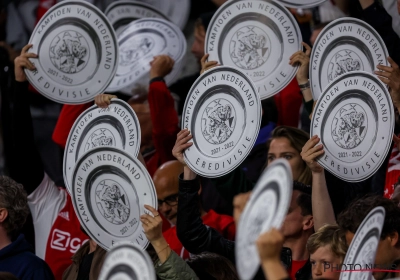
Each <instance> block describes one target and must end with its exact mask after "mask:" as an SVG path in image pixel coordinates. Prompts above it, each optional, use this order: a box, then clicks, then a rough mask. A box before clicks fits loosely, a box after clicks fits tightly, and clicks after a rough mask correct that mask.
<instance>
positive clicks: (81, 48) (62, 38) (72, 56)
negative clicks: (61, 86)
mask: <svg viewBox="0 0 400 280" xmlns="http://www.w3.org/2000/svg"><path fill="white" fill-rule="evenodd" d="M49 54H50V59H51V62H52V63H53V65H54V67H56V68H57V69H58V70H60V71H61V72H63V73H66V74H73V73H79V72H80V71H81V70H82V69H84V68H85V66H86V64H87V62H88V60H89V58H90V49H89V44H88V42H87V41H86V38H85V37H84V36H83V35H81V34H80V33H78V32H76V31H62V32H61V33H59V34H58V35H57V36H56V37H54V39H53V41H52V42H51V44H50V49H49Z"/></svg>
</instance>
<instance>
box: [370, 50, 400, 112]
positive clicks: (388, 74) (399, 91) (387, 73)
mask: <svg viewBox="0 0 400 280" xmlns="http://www.w3.org/2000/svg"><path fill="white" fill-rule="evenodd" d="M388 61H389V63H390V64H391V65H392V67H390V66H384V65H378V66H376V68H378V69H379V70H380V71H375V74H376V75H378V78H379V79H380V80H381V81H382V82H384V83H385V84H387V85H388V86H389V87H390V91H389V92H390V95H391V97H392V100H393V104H394V106H396V107H399V106H400V69H399V66H398V65H397V63H396V62H394V60H393V59H392V58H391V57H388Z"/></svg>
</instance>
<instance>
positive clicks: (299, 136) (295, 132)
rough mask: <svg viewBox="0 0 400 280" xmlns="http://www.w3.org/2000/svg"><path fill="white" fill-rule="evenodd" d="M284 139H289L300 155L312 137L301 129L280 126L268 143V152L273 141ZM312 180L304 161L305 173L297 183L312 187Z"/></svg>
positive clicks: (273, 132)
mask: <svg viewBox="0 0 400 280" xmlns="http://www.w3.org/2000/svg"><path fill="white" fill-rule="evenodd" d="M282 137H284V138H286V139H288V140H289V142H290V145H291V146H292V147H293V148H294V149H296V150H297V152H299V154H300V153H301V150H302V149H303V147H304V145H305V144H306V143H307V141H308V140H309V139H310V135H309V134H308V133H307V132H305V131H303V130H301V129H298V128H294V127H290V126H278V127H277V128H275V129H274V130H273V131H272V134H271V138H270V139H269V140H268V141H267V150H269V147H270V145H271V142H272V140H274V139H276V138H282ZM311 180H312V174H311V170H310V168H308V166H307V164H306V163H305V162H304V161H303V172H302V173H301V174H300V177H299V178H298V179H297V181H299V182H301V183H303V184H305V185H311Z"/></svg>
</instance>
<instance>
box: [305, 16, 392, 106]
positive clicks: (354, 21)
mask: <svg viewBox="0 0 400 280" xmlns="http://www.w3.org/2000/svg"><path fill="white" fill-rule="evenodd" d="M342 23H352V24H357V25H358V26H361V27H363V28H365V29H367V30H368V31H369V32H370V33H371V34H373V35H374V36H375V38H376V39H377V41H378V42H379V44H380V47H381V48H382V51H383V52H384V53H385V55H386V57H384V62H386V63H387V64H386V65H385V66H388V65H389V62H388V60H387V57H388V56H389V52H388V50H387V47H386V44H385V42H384V41H383V39H382V37H381V36H380V35H379V33H378V32H377V31H376V29H375V28H373V27H372V26H371V25H370V24H368V23H367V22H365V21H362V20H360V19H358V18H352V17H341V18H338V19H335V20H333V21H332V22H330V23H329V24H328V25H326V26H325V27H324V28H323V29H322V30H321V32H320V33H319V34H318V37H317V39H316V40H315V43H314V46H313V47H312V49H311V54H310V67H309V71H308V76H309V79H310V86H311V94H312V97H313V99H314V100H317V99H319V98H320V97H321V95H322V92H324V91H325V89H326V88H327V87H328V86H329V84H331V83H333V81H334V80H333V81H332V82H330V83H328V84H327V85H326V86H325V87H322V86H321V85H320V84H319V83H316V85H317V86H318V85H319V87H320V88H321V92H320V94H319V96H316V93H315V90H314V89H313V85H314V83H313V79H314V78H313V75H312V74H313V70H312V65H311V64H312V59H313V57H314V55H315V52H316V47H317V45H318V44H319V42H320V40H321V38H323V35H324V34H326V33H327V32H329V31H330V30H331V29H332V27H336V26H337V25H339V24H342ZM342 37H346V36H340V35H339V36H337V37H336V38H342ZM347 37H348V36H347ZM330 44H331V43H329V44H327V45H326V46H325V49H326V47H327V46H329V45H330ZM364 45H365V46H367V48H368V49H369V47H368V45H367V44H364ZM325 49H324V50H325ZM323 53H324V52H322V53H321V54H320V55H321V56H322V54H323ZM374 67H376V65H374ZM364 72H367V71H364ZM367 73H368V72H367Z"/></svg>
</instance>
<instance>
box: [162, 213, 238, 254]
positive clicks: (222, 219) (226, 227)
mask: <svg viewBox="0 0 400 280" xmlns="http://www.w3.org/2000/svg"><path fill="white" fill-rule="evenodd" d="M201 219H202V220H203V223H204V224H205V225H206V226H209V227H211V228H213V229H215V230H216V231H218V232H219V233H221V234H222V236H223V237H224V238H226V239H229V240H235V235H236V227H235V222H234V221H233V218H232V217H231V216H227V215H220V214H217V213H215V212H214V211H213V210H210V211H208V213H207V214H205V215H204V216H203V217H201ZM163 234H164V238H165V240H166V241H167V243H168V244H169V246H170V248H171V249H172V250H174V251H175V253H177V254H178V255H179V256H181V258H182V259H184V260H187V259H189V258H190V254H189V252H188V251H187V250H185V248H183V246H182V243H181V242H180V241H179V239H178V236H177V235H176V227H172V228H170V229H169V230H167V231H166V232H164V233H163Z"/></svg>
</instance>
